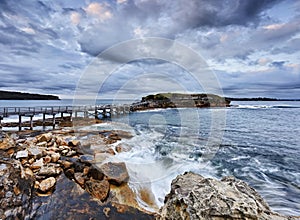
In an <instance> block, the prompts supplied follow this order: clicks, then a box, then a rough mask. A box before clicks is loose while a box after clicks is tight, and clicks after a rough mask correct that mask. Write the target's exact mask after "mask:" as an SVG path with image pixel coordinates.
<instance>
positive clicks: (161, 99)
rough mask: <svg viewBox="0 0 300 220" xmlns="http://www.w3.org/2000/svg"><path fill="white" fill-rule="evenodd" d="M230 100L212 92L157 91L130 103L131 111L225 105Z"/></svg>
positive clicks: (227, 104)
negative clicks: (157, 92) (139, 100)
mask: <svg viewBox="0 0 300 220" xmlns="http://www.w3.org/2000/svg"><path fill="white" fill-rule="evenodd" d="M229 104H230V101H229V100H227V99H225V98H223V97H221V96H218V95H214V94H182V93H159V94H156V95H148V96H146V97H143V98H142V100H141V102H138V103H134V104H133V105H132V109H131V110H132V111H138V110H146V109H154V108H185V107H197V108H205V107H227V106H229Z"/></svg>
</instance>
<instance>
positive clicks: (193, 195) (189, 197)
mask: <svg viewBox="0 0 300 220" xmlns="http://www.w3.org/2000/svg"><path fill="white" fill-rule="evenodd" d="M158 219H160V220H165V219H174V220H175V219H178V220H179V219H197V220H199V219H205V220H207V219H209V220H210V219H212V220H217V219H218V220H219V219H245V220H248V219H249V220H250V219H259V220H270V219H272V220H283V219H284V220H285V219H300V218H299V217H289V216H281V215H279V214H277V213H274V212H272V211H271V209H270V208H269V206H268V205H267V203H266V202H265V201H264V200H263V198H262V197H261V196H260V195H259V194H258V193H257V192H256V191H255V190H254V189H253V188H251V187H250V186H249V185H247V184H246V183H245V182H243V181H241V180H237V179H235V178H234V177H224V178H223V179H222V180H221V181H218V180H215V179H210V178H204V177H202V176H200V175H198V174H194V173H192V172H187V173H184V174H182V175H179V176H177V177H176V179H174V180H173V181H172V185H171V192H170V193H169V194H168V195H167V196H166V198H165V204H164V206H163V207H162V208H161V209H160V217H159V218H158Z"/></svg>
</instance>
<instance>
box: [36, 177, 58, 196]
mask: <svg viewBox="0 0 300 220" xmlns="http://www.w3.org/2000/svg"><path fill="white" fill-rule="evenodd" d="M55 184H56V180H55V178H54V177H49V178H47V179H45V180H43V181H42V182H40V184H39V189H40V190H41V191H42V192H47V191H49V190H50V189H52V188H53V187H54V185H55Z"/></svg>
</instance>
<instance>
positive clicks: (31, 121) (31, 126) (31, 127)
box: [29, 115, 33, 130]
mask: <svg viewBox="0 0 300 220" xmlns="http://www.w3.org/2000/svg"><path fill="white" fill-rule="evenodd" d="M29 117H30V130H33V120H32V118H33V115H30V116H29Z"/></svg>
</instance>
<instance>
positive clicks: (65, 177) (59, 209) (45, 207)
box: [0, 128, 300, 219]
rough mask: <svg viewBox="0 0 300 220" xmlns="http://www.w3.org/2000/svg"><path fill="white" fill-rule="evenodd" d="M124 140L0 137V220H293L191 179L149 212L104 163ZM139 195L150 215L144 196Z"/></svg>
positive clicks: (249, 192) (238, 190)
mask: <svg viewBox="0 0 300 220" xmlns="http://www.w3.org/2000/svg"><path fill="white" fill-rule="evenodd" d="M81 137H87V138H85V139H82V138H81ZM131 137H132V134H131V133H129V132H125V131H121V130H107V131H100V132H99V131H97V132H96V131H74V130H73V129H71V128H67V129H59V130H54V131H51V132H46V133H45V132H31V133H30V132H28V131H27V132H25V131H24V132H16V133H12V134H10V135H6V137H5V138H3V139H2V140H0V158H1V159H0V189H1V193H0V206H1V209H0V219H33V218H42V219H300V218H296V217H284V216H280V215H278V214H276V213H273V212H272V211H271V210H270V208H269V207H268V206H267V204H266V203H265V202H264V201H263V199H262V198H261V197H260V196H259V195H258V194H257V192H256V191H255V190H254V189H252V188H251V187H249V186H248V185H247V184H246V183H244V182H242V181H238V180H236V179H234V178H231V177H230V178H225V179H223V180H221V181H217V180H212V179H205V178H204V177H201V176H199V175H196V174H192V173H186V174H184V175H179V176H178V177H177V178H176V179H175V180H173V182H172V186H171V192H170V193H169V194H168V195H167V196H166V199H165V205H164V206H163V207H161V209H160V210H159V211H157V212H156V213H152V212H149V211H147V210H145V209H143V208H142V207H140V206H139V203H138V201H137V198H136V192H133V191H132V189H131V188H130V187H129V185H128V181H129V179H130V176H129V175H128V172H127V168H126V164H125V163H123V162H118V163H117V162H114V163H113V162H105V159H106V158H107V157H110V156H112V155H115V154H118V153H120V152H123V151H128V150H130V148H129V147H128V146H122V145H120V144H118V141H119V140H121V139H129V138H131ZM94 145H97V146H101V147H100V148H99V147H98V148H93V146H94ZM141 193H142V194H143V197H142V198H143V200H144V202H145V203H147V204H148V205H149V206H153V208H154V209H156V210H158V207H155V202H154V201H153V200H152V196H151V192H149V191H147V190H144V191H143V192H141Z"/></svg>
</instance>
